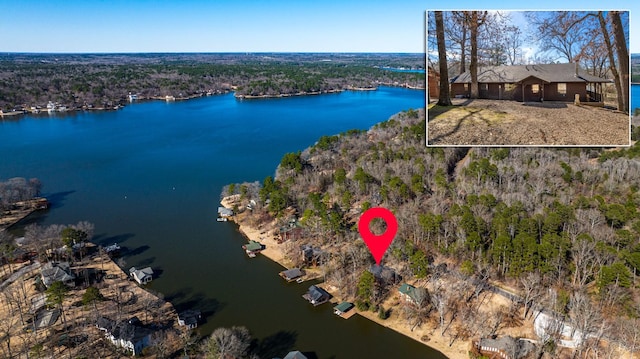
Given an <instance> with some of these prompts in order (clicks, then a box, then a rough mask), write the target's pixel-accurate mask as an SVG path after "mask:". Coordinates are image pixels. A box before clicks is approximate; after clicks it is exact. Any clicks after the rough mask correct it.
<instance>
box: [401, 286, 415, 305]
mask: <svg viewBox="0 0 640 359" xmlns="http://www.w3.org/2000/svg"><path fill="white" fill-rule="evenodd" d="M398 292H400V297H401V298H402V299H404V300H405V301H407V302H411V303H417V302H418V301H417V300H416V298H415V293H416V287H414V286H412V285H411V284H407V283H402V285H401V286H400V288H398Z"/></svg>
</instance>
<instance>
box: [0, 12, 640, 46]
mask: <svg viewBox="0 0 640 359" xmlns="http://www.w3.org/2000/svg"><path fill="white" fill-rule="evenodd" d="M446 3H447V2H444V1H438V2H436V1H431V0H421V1H417V0H399V1H378V0H369V1H363V0H344V1H335V0H328V1H322V0H320V1H307V0H297V1H294V0H286V1H277V0H275V1H254V0H244V1H243V0H236V1H232V0H206V1H205V0H184V1H160V0H155V1H151V0H126V1H123V0H110V1H104V0H101V1H94V0H83V1H77V0H68V1H36V0H0V9H2V11H1V14H2V15H1V18H0V52H289V51H290V52H423V51H424V35H423V31H424V11H425V10H433V9H442V10H455V9H473V8H478V5H480V4H481V5H482V9H490V10H494V9H512V10H519V9H523V10H524V9H527V10H534V9H535V8H531V6H530V5H529V4H531V3H533V2H513V1H509V2H507V1H481V2H479V1H469V0H457V1H455V3H449V4H451V5H446ZM535 3H536V6H537V9H544V10H554V9H558V6H563V7H562V8H561V9H563V10H582V9H601V8H602V6H603V5H606V7H607V8H608V9H622V10H630V11H631V15H630V17H631V25H630V26H631V46H630V50H631V52H634V53H636V52H640V23H638V21H635V20H636V16H635V15H636V10H638V9H640V5H637V3H636V2H635V1H632V0H613V1H609V2H606V3H603V2H602V1H599V0H581V1H579V2H578V1H575V2H566V1H565V2H561V1H557V0H539V1H536V2H535ZM573 4H579V6H580V7H576V5H573ZM451 6H455V7H451ZM522 6H524V7H522ZM638 16H639V18H638V19H639V20H640V15H638ZM636 35H637V36H636Z"/></svg>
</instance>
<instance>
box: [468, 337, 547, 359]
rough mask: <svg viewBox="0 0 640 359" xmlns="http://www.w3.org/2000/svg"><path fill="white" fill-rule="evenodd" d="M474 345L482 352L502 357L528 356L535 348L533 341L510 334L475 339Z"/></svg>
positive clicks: (513, 358) (503, 358)
mask: <svg viewBox="0 0 640 359" xmlns="http://www.w3.org/2000/svg"><path fill="white" fill-rule="evenodd" d="M473 345H474V346H475V349H476V350H477V351H478V352H479V353H480V354H483V355H487V356H491V357H494V358H502V359H520V358H526V357H528V355H529V354H530V353H532V352H533V351H534V349H535V346H534V345H533V344H532V343H531V342H529V341H527V340H522V339H518V338H514V337H511V336H509V335H507V336H504V337H500V338H495V339H494V338H481V339H480V340H478V341H474V344H473Z"/></svg>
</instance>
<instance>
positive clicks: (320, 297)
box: [302, 285, 331, 306]
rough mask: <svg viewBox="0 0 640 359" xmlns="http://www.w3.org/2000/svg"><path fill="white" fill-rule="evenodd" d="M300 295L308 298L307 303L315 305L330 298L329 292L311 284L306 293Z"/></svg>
mask: <svg viewBox="0 0 640 359" xmlns="http://www.w3.org/2000/svg"><path fill="white" fill-rule="evenodd" d="M302 297H303V298H304V299H306V300H308V301H309V303H311V304H313V305H314V306H316V305H320V304H322V303H325V302H327V301H329V299H331V294H329V293H328V292H327V291H326V290H324V289H322V288H320V287H318V286H315V285H312V286H310V287H309V290H308V291H307V293H306V294H304V295H303V296H302Z"/></svg>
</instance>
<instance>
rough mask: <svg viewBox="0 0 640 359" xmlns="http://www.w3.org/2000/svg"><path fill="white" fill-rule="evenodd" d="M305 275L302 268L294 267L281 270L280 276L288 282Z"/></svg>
mask: <svg viewBox="0 0 640 359" xmlns="http://www.w3.org/2000/svg"><path fill="white" fill-rule="evenodd" d="M303 275H304V272H303V271H302V270H301V269H300V268H292V269H288V270H285V271H282V272H280V276H281V277H282V278H284V280H286V281H287V282H291V281H294V280H296V279H298V278H300V277H302V276H303Z"/></svg>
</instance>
